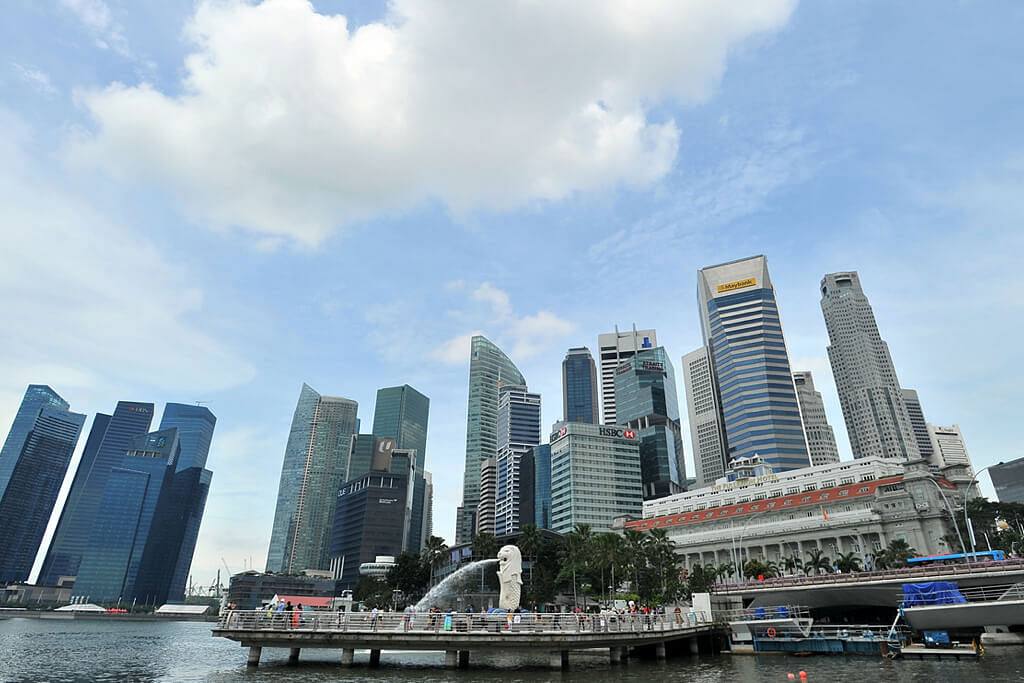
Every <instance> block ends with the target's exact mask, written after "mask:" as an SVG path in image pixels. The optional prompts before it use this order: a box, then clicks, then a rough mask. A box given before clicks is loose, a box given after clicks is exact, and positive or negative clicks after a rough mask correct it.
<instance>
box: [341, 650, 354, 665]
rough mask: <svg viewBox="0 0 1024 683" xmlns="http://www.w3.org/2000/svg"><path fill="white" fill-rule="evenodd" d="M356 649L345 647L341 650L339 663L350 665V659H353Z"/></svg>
mask: <svg viewBox="0 0 1024 683" xmlns="http://www.w3.org/2000/svg"><path fill="white" fill-rule="evenodd" d="M355 656H356V651H355V648H351V647H346V648H343V649H342V650H341V663H342V664H344V665H345V666H352V660H353V659H355Z"/></svg>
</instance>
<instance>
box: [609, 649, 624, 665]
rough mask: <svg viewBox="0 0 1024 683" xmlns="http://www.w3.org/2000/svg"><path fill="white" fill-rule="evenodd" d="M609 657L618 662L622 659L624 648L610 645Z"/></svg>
mask: <svg viewBox="0 0 1024 683" xmlns="http://www.w3.org/2000/svg"><path fill="white" fill-rule="evenodd" d="M608 659H609V661H611V663H612V664H618V663H619V662H621V661H622V648H621V647H610V648H608Z"/></svg>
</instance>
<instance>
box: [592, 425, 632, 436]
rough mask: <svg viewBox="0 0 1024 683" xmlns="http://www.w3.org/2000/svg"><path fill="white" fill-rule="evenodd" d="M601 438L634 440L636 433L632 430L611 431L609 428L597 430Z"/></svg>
mask: <svg viewBox="0 0 1024 683" xmlns="http://www.w3.org/2000/svg"><path fill="white" fill-rule="evenodd" d="M599 433H600V434H601V436H617V437H619V438H620V439H635V438H636V432H635V431H633V430H632V429H613V428H611V427H601V428H599Z"/></svg>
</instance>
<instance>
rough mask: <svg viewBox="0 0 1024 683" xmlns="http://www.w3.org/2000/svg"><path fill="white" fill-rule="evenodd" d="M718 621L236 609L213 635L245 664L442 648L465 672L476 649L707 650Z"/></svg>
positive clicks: (347, 659)
mask: <svg viewBox="0 0 1024 683" xmlns="http://www.w3.org/2000/svg"><path fill="white" fill-rule="evenodd" d="M726 632H727V630H726V627H725V626H724V624H718V623H715V622H713V621H712V619H711V615H710V614H708V613H705V612H695V611H686V612H682V613H674V612H671V613H666V614H661V615H658V614H651V615H639V614H637V615H630V614H626V615H616V614H610V613H608V614H604V615H598V614H581V615H577V614H574V613H515V614H503V613H494V614H486V613H475V614H465V613H457V614H442V613H424V612H417V613H413V614H408V613H394V612H386V613H378V614H377V616H376V617H374V616H373V615H372V614H371V613H369V612H311V611H307V612H301V613H298V612H296V613H283V614H273V613H267V612H266V611H264V610H251V611H249V610H246V611H243V610H234V611H230V612H227V613H225V614H224V615H222V616H221V619H220V621H219V622H218V624H217V627H216V628H214V629H213V635H214V636H215V637H221V638H228V639H230V640H234V641H236V642H238V643H240V644H241V645H242V647H247V648H249V657H248V664H249V666H258V665H259V662H260V656H261V654H262V652H263V649H264V648H287V649H288V650H289V657H288V661H289V663H296V662H298V660H299V654H300V652H301V651H302V650H303V649H306V648H317V649H337V650H341V663H342V664H343V665H349V666H351V665H352V663H353V659H354V655H355V651H356V650H369V651H370V665H371V666H375V665H377V664H379V663H380V656H381V652H386V651H405V650H428V651H443V652H444V653H445V665H446V666H450V667H460V668H464V667H466V666H468V665H469V657H470V652H472V651H474V650H495V649H500V650H503V651H509V650H519V651H522V652H527V651H531V652H534V653H536V652H538V651H541V652H544V651H546V652H548V653H549V657H550V659H549V662H550V665H551V667H552V668H558V669H561V668H565V667H566V666H568V663H569V652H570V651H573V650H594V649H598V648H600V649H606V650H607V651H608V655H609V661H610V662H611V663H613V664H614V663H619V662H621V661H622V660H623V659H624V658H626V657H629V656H631V655H636V654H647V655H653V656H654V657H657V658H659V659H663V658H665V657H666V656H667V653H668V652H669V651H673V652H675V651H681V652H688V653H690V654H699V653H700V652H712V651H716V650H717V648H718V643H719V642H720V636H723V635H724V634H725V633H726Z"/></svg>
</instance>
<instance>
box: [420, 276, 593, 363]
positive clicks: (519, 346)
mask: <svg viewBox="0 0 1024 683" xmlns="http://www.w3.org/2000/svg"><path fill="white" fill-rule="evenodd" d="M469 298H470V299H471V300H472V301H477V302H481V303H484V304H487V306H488V308H489V309H490V315H489V316H484V318H485V319H486V322H487V323H488V325H487V328H488V329H489V330H490V331H489V332H470V333H469V334H460V335H457V336H455V337H452V338H451V339H449V340H447V341H445V342H444V343H443V344H441V345H440V346H438V347H436V348H434V349H433V350H432V351H431V352H430V353H429V356H430V358H432V359H434V360H437V361H440V362H442V363H445V364H446V365H462V364H464V363H466V362H467V361H468V360H469V352H470V347H471V344H470V342H471V341H472V339H473V336H474V335H477V334H483V335H485V336H487V337H488V338H490V339H491V340H492V341H495V342H497V343H498V344H499V345H500V346H502V347H503V348H504V349H505V350H506V351H507V352H508V353H509V354H510V355H511V356H512V358H515V359H524V358H530V357H532V356H536V355H538V354H540V353H542V352H544V351H547V350H549V349H550V348H551V345H552V344H553V343H554V342H557V341H558V340H559V339H561V338H562V337H565V336H567V335H569V334H572V333H573V332H574V331H575V330H576V323H573V322H570V321H568V320H563V319H562V318H559V317H558V316H557V315H555V314H554V313H552V312H550V311H539V312H538V313H537V314H536V315H527V316H517V315H516V314H515V312H514V310H513V308H512V305H511V301H510V299H509V296H508V293H507V292H505V291H504V290H501V289H498V288H497V287H495V286H494V285H492V284H491V283H490V282H484V283H481V284H480V285H478V286H477V287H476V289H474V290H473V291H472V292H470V293H469Z"/></svg>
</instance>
